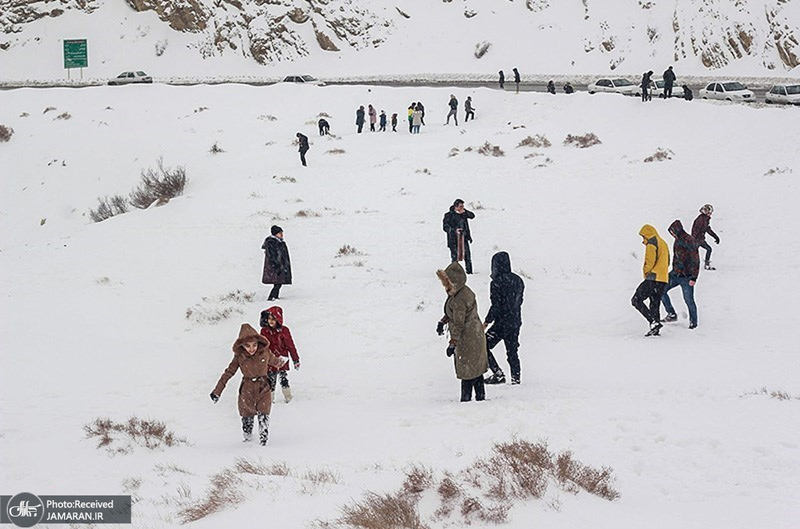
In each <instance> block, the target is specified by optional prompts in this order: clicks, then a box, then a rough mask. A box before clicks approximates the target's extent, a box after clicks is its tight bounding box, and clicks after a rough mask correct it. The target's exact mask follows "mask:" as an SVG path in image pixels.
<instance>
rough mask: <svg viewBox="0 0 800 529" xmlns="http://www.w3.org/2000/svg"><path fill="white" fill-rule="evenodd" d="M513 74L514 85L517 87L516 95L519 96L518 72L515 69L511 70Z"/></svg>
mask: <svg viewBox="0 0 800 529" xmlns="http://www.w3.org/2000/svg"><path fill="white" fill-rule="evenodd" d="M512 71H513V72H514V84H515V85H517V93H518V94H519V72H518V71H517V69H516V68H512Z"/></svg>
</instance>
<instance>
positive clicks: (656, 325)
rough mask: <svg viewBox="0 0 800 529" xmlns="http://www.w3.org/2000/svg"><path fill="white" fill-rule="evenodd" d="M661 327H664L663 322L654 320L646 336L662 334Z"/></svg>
mask: <svg viewBox="0 0 800 529" xmlns="http://www.w3.org/2000/svg"><path fill="white" fill-rule="evenodd" d="M661 327H663V325H661V322H659V321H654V322H653V323H651V324H650V330H649V331H647V334H645V336H660V335H661V334H660V331H661Z"/></svg>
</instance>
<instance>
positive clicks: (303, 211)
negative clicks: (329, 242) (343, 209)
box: [294, 209, 322, 218]
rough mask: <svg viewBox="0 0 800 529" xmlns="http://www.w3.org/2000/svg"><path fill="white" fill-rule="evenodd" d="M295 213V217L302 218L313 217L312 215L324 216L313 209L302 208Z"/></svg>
mask: <svg viewBox="0 0 800 529" xmlns="http://www.w3.org/2000/svg"><path fill="white" fill-rule="evenodd" d="M294 215H295V217H300V218H312V217H321V216H322V215H320V214H319V213H317V212H316V211H312V210H310V209H301V210H300V211H298V212H297V213H295V214H294Z"/></svg>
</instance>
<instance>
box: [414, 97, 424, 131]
mask: <svg viewBox="0 0 800 529" xmlns="http://www.w3.org/2000/svg"><path fill="white" fill-rule="evenodd" d="M416 109H417V110H419V111H420V112H422V116H420V118H419V120H420V122H421V123H422V126H423V127H424V126H425V105H423V104H422V101H417V107H416Z"/></svg>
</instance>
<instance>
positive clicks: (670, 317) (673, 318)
mask: <svg viewBox="0 0 800 529" xmlns="http://www.w3.org/2000/svg"><path fill="white" fill-rule="evenodd" d="M661 321H663V322H673V321H678V315H677V314H675V313H674V312H670V313H668V314H667V315H666V316H664V319H663V320H661Z"/></svg>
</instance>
